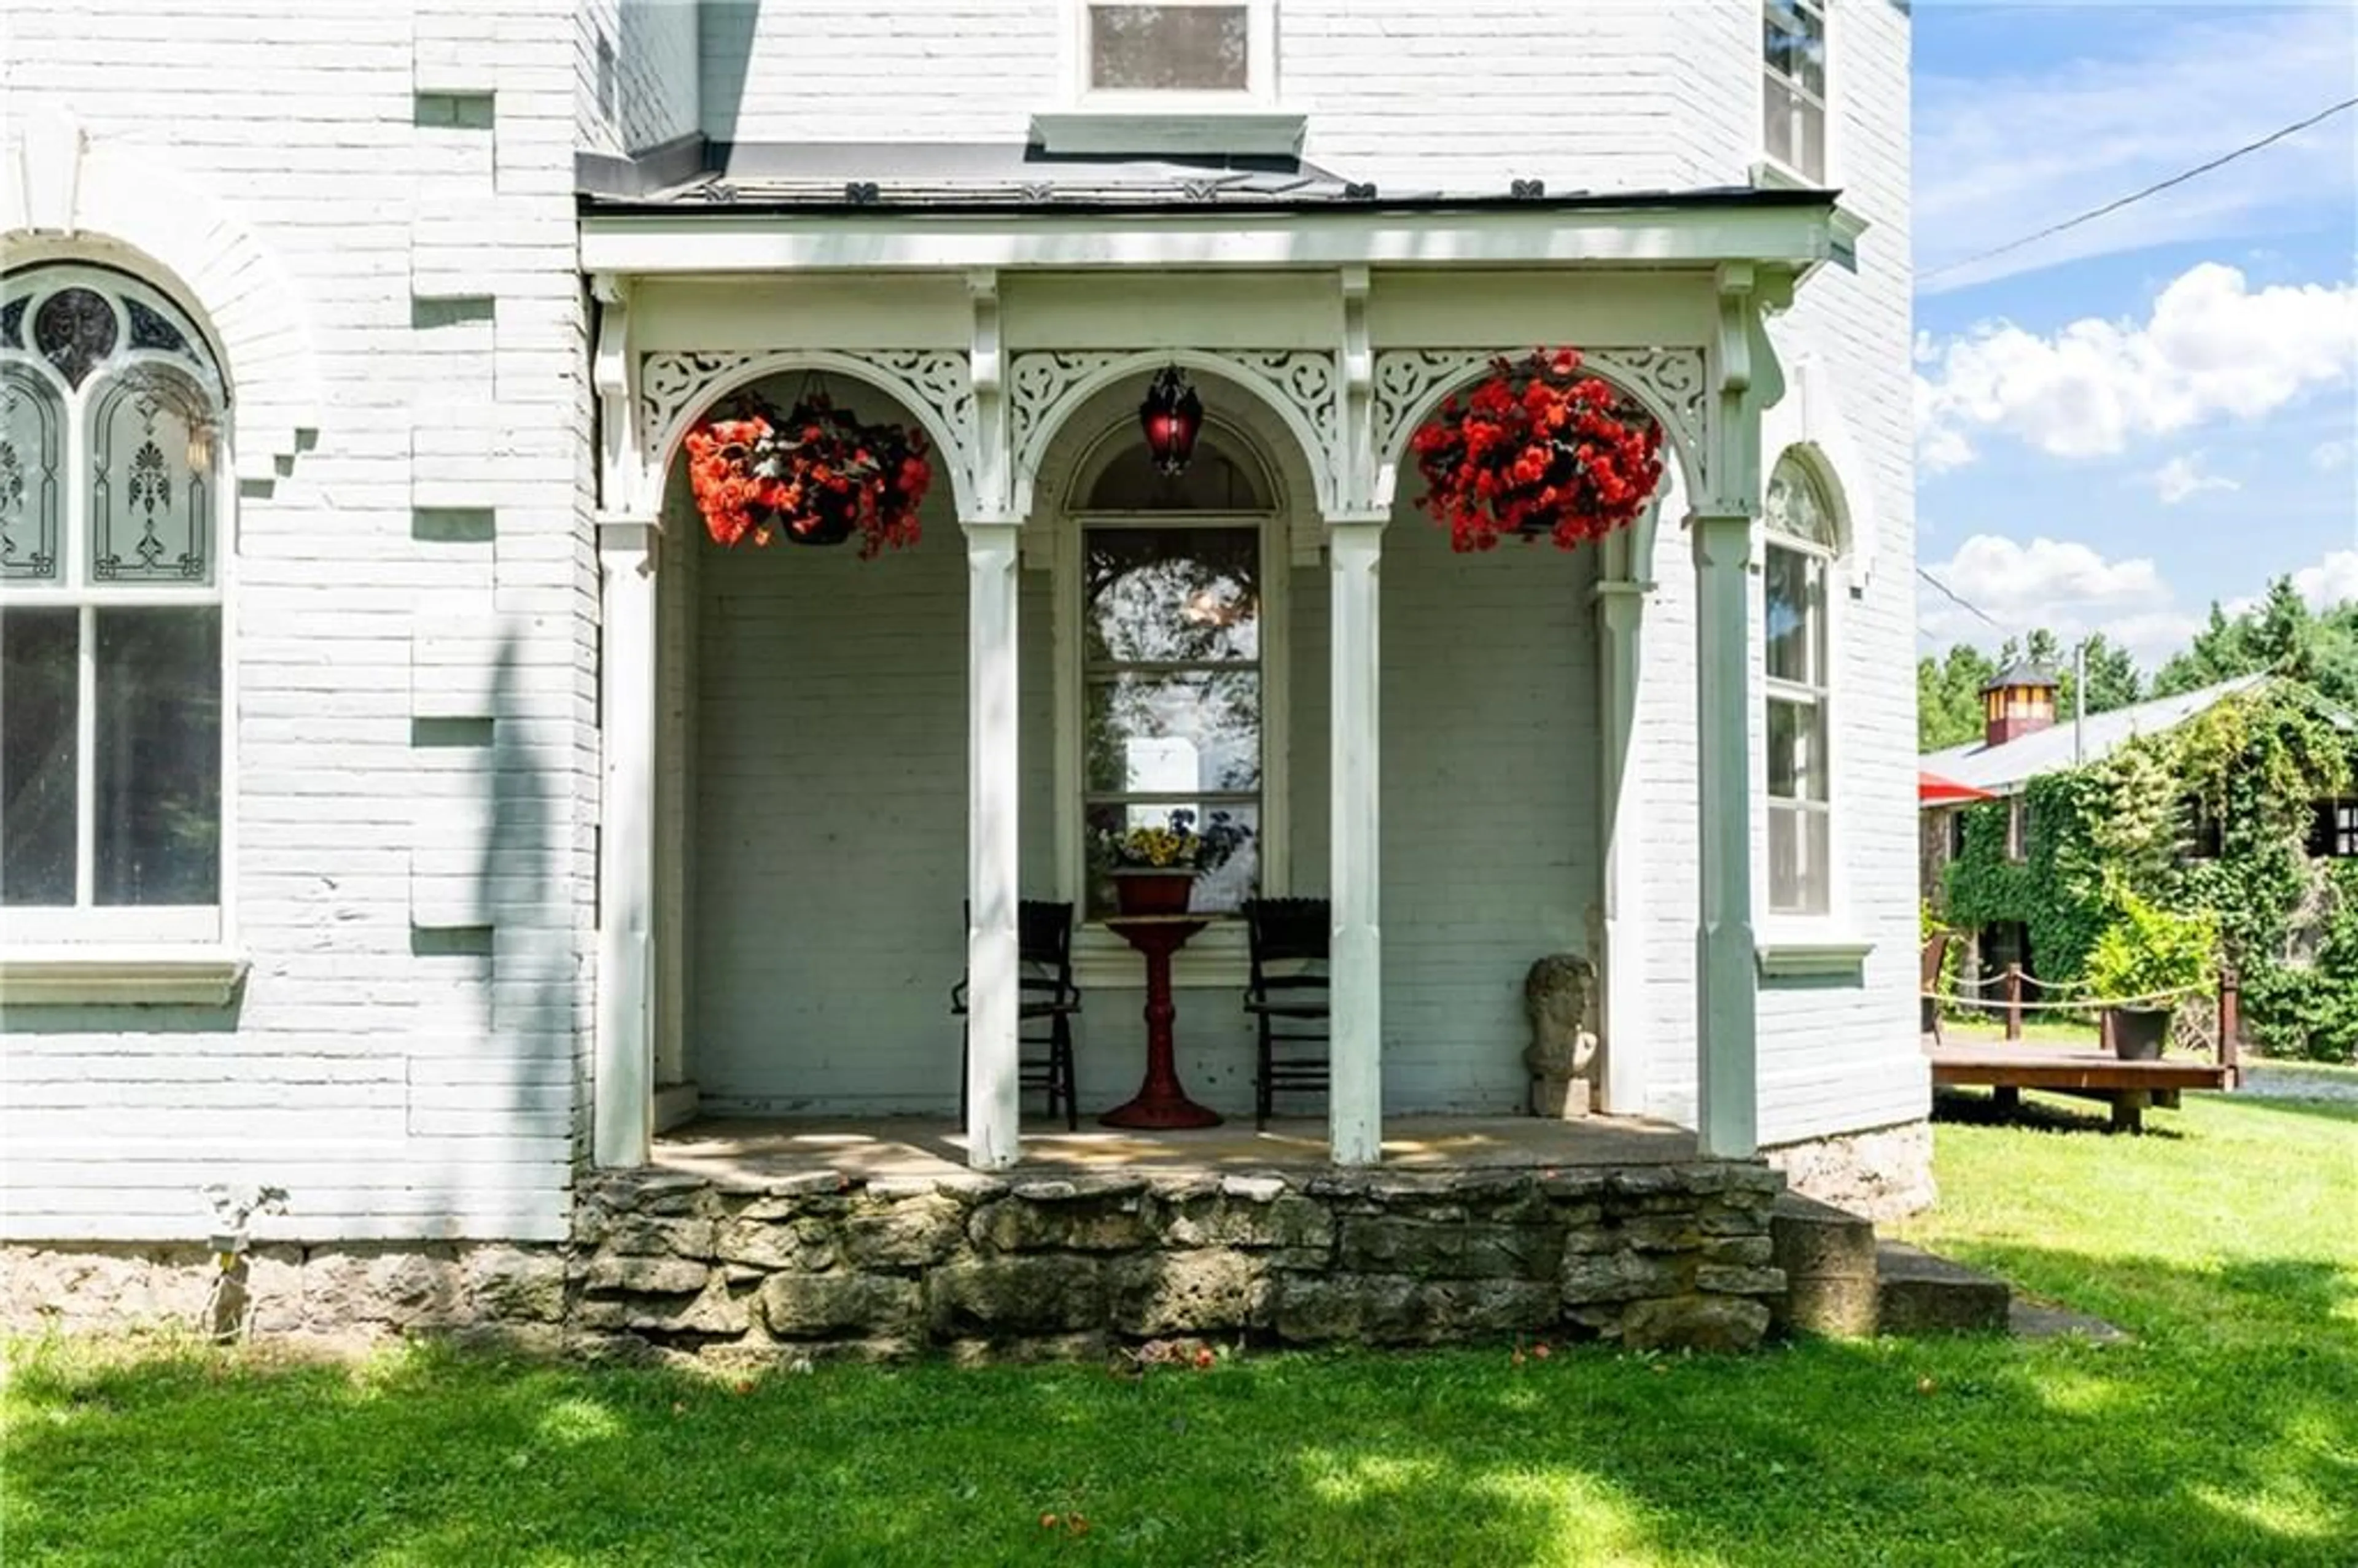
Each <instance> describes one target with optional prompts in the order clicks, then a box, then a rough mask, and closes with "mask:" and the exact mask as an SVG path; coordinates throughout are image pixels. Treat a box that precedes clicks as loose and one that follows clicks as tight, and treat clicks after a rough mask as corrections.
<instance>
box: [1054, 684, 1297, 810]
mask: <svg viewBox="0 0 2358 1568" xmlns="http://www.w3.org/2000/svg"><path fill="white" fill-rule="evenodd" d="M1082 722H1083V725H1084V729H1083V730H1082V734H1083V741H1082V745H1083V747H1084V756H1083V758H1082V773H1083V775H1084V777H1085V779H1086V781H1087V788H1088V789H1089V790H1090V791H1092V792H1093V793H1094V792H1105V793H1114V792H1120V793H1122V794H1127V795H1140V794H1147V793H1153V794H1163V795H1172V794H1187V793H1193V792H1195V791H1199V790H1201V791H1208V792H1212V793H1215V794H1217V793H1222V792H1228V791H1239V790H1255V789H1259V788H1260V673H1259V672H1258V671H1253V670H1189V671H1185V672H1184V673H1179V674H1172V675H1152V676H1150V675H1126V676H1114V677H1112V678H1110V679H1099V680H1092V681H1091V682H1089V683H1088V697H1087V712H1086V713H1084V714H1083V716H1082Z"/></svg>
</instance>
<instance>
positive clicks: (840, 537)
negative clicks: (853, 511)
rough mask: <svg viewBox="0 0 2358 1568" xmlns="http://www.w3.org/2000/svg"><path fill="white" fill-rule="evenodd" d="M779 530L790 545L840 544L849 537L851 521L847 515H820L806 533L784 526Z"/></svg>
mask: <svg viewBox="0 0 2358 1568" xmlns="http://www.w3.org/2000/svg"><path fill="white" fill-rule="evenodd" d="M780 532H781V533H783V534H784V535H785V536H786V542H787V543H788V544H790V545H840V544H842V543H844V542H845V541H846V540H848V539H849V538H850V537H851V535H852V522H851V519H850V518H849V517H828V516H825V515H822V516H820V518H819V519H818V520H817V522H816V523H813V524H811V526H810V530H809V532H807V533H805V532H802V531H800V530H798V529H795V528H784V529H781V530H780Z"/></svg>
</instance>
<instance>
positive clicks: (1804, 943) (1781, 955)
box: [1752, 927, 1875, 979]
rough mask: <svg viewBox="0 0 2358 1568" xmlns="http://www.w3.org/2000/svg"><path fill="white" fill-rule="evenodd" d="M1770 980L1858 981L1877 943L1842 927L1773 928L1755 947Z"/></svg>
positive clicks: (1764, 932) (1755, 942)
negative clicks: (1817, 928) (1812, 928)
mask: <svg viewBox="0 0 2358 1568" xmlns="http://www.w3.org/2000/svg"><path fill="white" fill-rule="evenodd" d="M1752 951H1753V956H1754V957H1755V959H1756V961H1757V962H1758V964H1759V966H1760V973H1761V976H1762V978H1763V979H1858V978H1859V976H1860V974H1861V973H1862V972H1863V971H1864V970H1865V968H1866V959H1867V955H1868V954H1870V953H1872V952H1874V951H1875V944H1874V943H1872V942H1870V941H1867V940H1866V938H1865V937H1862V936H1858V935H1854V934H1852V933H1849V932H1846V931H1844V930H1842V929H1841V928H1839V927H1827V928H1825V929H1823V930H1807V929H1803V930H1795V929H1790V928H1788V929H1776V928H1770V929H1768V930H1764V931H1762V932H1760V933H1759V934H1758V935H1757V936H1756V937H1755V939H1754V941H1753V944H1752Z"/></svg>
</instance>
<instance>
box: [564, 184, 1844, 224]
mask: <svg viewBox="0 0 2358 1568" xmlns="http://www.w3.org/2000/svg"><path fill="white" fill-rule="evenodd" d="M1840 196H1841V192H1840V190H1839V189H1809V188H1806V187H1804V188H1786V187H1765V186H1763V187H1753V186H1728V187H1718V188H1707V189H1696V190H1648V191H1588V190H1584V191H1572V192H1567V193H1565V194H1563V195H1561V196H1557V195H1543V196H1515V195H1510V194H1508V193H1506V192H1503V191H1501V192H1498V193H1497V194H1491V195H1483V194H1462V193H1461V194H1435V195H1431V196H1422V195H1420V196H1374V197H1365V198H1354V197H1333V196H1322V197H1314V198H1308V199H1287V198H1283V197H1271V198H1266V199H1257V198H1252V197H1233V198H1229V197H1224V198H1222V199H1220V200H1213V201H1195V200H1185V199H1183V198H1174V199H1172V200H1144V201H1131V200H1101V199H1094V198H1089V199H1082V198H1076V199H1072V200H1055V198H1050V199H1048V200H1039V201H1026V200H1013V199H997V200H980V199H974V200H922V201H908V202H895V201H893V200H892V199H891V198H890V197H889V196H884V195H881V194H880V195H879V196H878V197H877V198H875V199H873V200H864V201H851V200H825V201H798V200H760V199H758V198H756V199H752V200H744V199H739V200H698V199H697V198H696V197H695V196H694V195H693V194H685V193H684V194H682V195H679V196H675V197H671V198H668V199H666V200H648V199H647V198H645V197H644V196H643V195H640V196H618V195H609V194H604V193H600V192H597V191H589V190H584V191H580V192H579V193H577V196H576V199H575V200H576V204H577V206H578V208H579V211H580V212H581V213H582V215H584V216H595V217H603V218H654V217H679V216H682V215H684V214H690V213H708V214H710V215H712V216H715V217H761V218H796V217H799V218H885V217H894V218H898V217H909V216H914V215H924V216H929V217H946V218H979V217H1027V218H1041V217H1052V216H1063V217H1107V216H1113V215H1116V214H1120V215H1126V216H1130V217H1141V218H1208V217H1232V216H1236V215H1238V214H1267V215H1275V214H1288V215H1293V216H1297V217H1298V216H1304V215H1310V214H1315V213H1322V212H1323V213H1336V212H1400V213H1411V214H1415V213H1442V212H1503V211H1541V212H1582V211H1592V212H1593V211H1614V210H1617V209H1620V210H1631V209H1635V210H1643V209H1648V208H1653V209H1669V210H1695V209H1701V210H1709V209H1713V208H1722V209H1735V210H1743V209H1747V208H1793V207H1829V206H1832V205H1833V204H1834V203H1835V201H1836V200H1838V199H1839V198H1840Z"/></svg>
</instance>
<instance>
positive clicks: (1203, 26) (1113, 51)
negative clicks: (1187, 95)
mask: <svg viewBox="0 0 2358 1568" xmlns="http://www.w3.org/2000/svg"><path fill="white" fill-rule="evenodd" d="M1249 12H1250V7H1249V6H1245V5H1092V6H1090V7H1089V85H1090V86H1092V87H1098V88H1105V89H1109V90H1116V91H1121V92H1245V91H1247V90H1248V89H1249V87H1250V86H1251V85H1252V80H1251V74H1250V71H1249V68H1248V61H1247V59H1246V53H1247V48H1248V38H1249V33H1250V28H1249V26H1248V17H1249Z"/></svg>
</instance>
